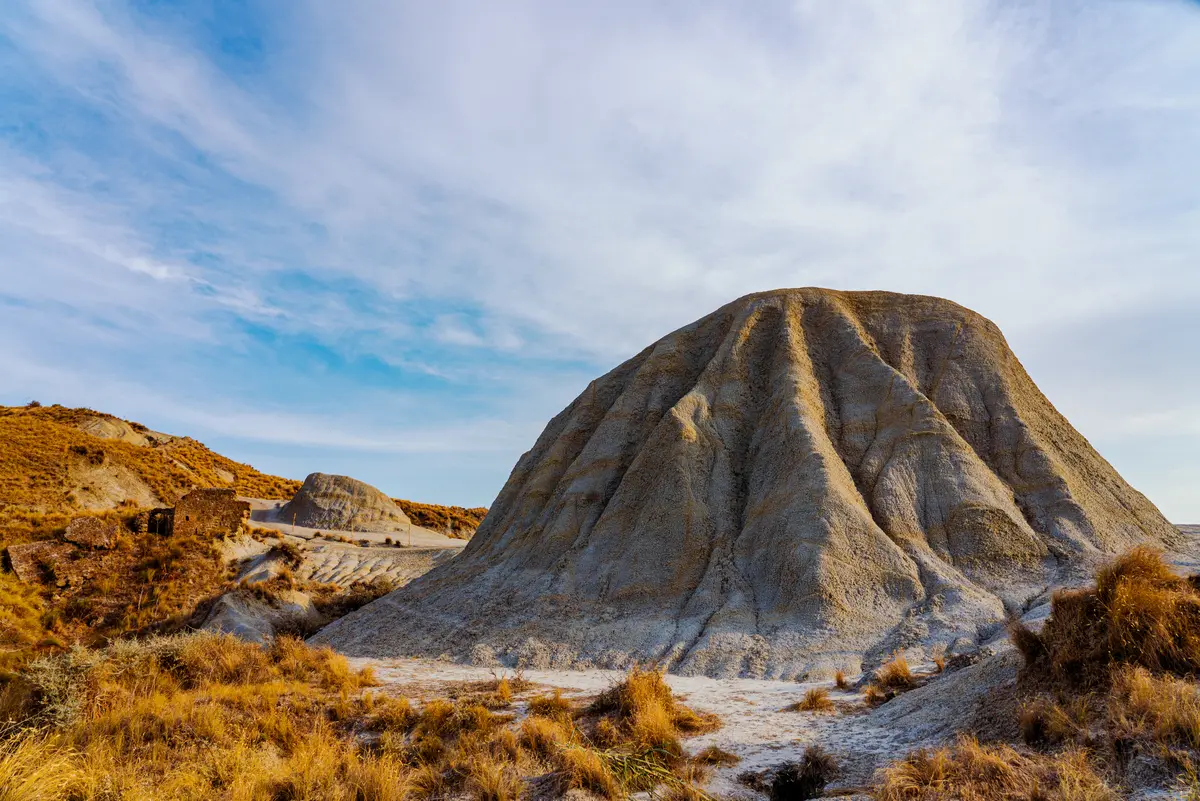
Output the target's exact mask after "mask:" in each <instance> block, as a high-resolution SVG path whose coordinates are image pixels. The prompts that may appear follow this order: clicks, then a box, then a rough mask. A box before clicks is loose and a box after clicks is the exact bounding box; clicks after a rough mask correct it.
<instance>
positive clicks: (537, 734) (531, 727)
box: [520, 717, 575, 757]
mask: <svg viewBox="0 0 1200 801" xmlns="http://www.w3.org/2000/svg"><path fill="white" fill-rule="evenodd" d="M574 739H575V733H574V731H573V729H572V727H571V726H570V725H569V724H567V723H563V722H561V721H557V720H551V719H550V718H542V717H528V718H526V719H525V720H524V721H523V722H522V723H521V735H520V741H521V744H522V745H523V746H525V747H526V748H527V749H529V750H530V751H531V752H533V753H534V754H537V755H538V756H542V757H549V756H551V755H553V754H554V753H555V752H556V751H557V750H558V747H559V746H560V745H562V744H564V743H569V742H572V741H573V740H574Z"/></svg>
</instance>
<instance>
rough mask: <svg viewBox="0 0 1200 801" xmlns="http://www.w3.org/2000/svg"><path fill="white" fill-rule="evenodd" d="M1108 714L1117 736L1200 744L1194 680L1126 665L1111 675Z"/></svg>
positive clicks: (1199, 709) (1199, 713) (1198, 700)
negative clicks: (1154, 673)
mask: <svg viewBox="0 0 1200 801" xmlns="http://www.w3.org/2000/svg"><path fill="white" fill-rule="evenodd" d="M1108 715H1109V719H1110V725H1111V728H1112V731H1113V733H1114V736H1115V737H1117V738H1141V739H1151V740H1154V741H1157V742H1159V743H1162V744H1163V745H1167V746H1182V747H1185V748H1192V749H1196V748H1200V688H1197V686H1196V684H1195V683H1194V682H1191V681H1186V680H1184V679H1179V678H1175V677H1173V676H1164V677H1155V676H1153V675H1151V673H1150V672H1149V671H1148V670H1146V669H1145V668H1142V667H1137V668H1126V669H1124V670H1122V671H1120V672H1119V673H1117V675H1116V676H1115V678H1114V681H1113V687H1112V691H1111V694H1110V696H1109V703H1108Z"/></svg>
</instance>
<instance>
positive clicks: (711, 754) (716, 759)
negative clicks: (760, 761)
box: [693, 745, 742, 767]
mask: <svg viewBox="0 0 1200 801" xmlns="http://www.w3.org/2000/svg"><path fill="white" fill-rule="evenodd" d="M693 759H694V760H695V761H696V762H699V763H701V764H703V765H719V766H720V767H731V766H733V765H736V764H737V763H739V762H741V761H742V758H741V757H740V756H738V755H737V754H731V753H730V752H728V751H726V750H724V749H723V748H718V747H717V746H715V745H710V746H708V747H707V748H705V749H704V750H703V751H701V752H700V753H698V754H696V756H695V757H693Z"/></svg>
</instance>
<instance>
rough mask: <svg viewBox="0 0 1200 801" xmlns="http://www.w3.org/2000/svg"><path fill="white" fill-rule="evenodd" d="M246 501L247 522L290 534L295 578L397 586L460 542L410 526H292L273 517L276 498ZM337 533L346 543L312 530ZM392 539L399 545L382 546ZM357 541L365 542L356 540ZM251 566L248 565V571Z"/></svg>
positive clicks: (450, 553) (463, 542)
mask: <svg viewBox="0 0 1200 801" xmlns="http://www.w3.org/2000/svg"><path fill="white" fill-rule="evenodd" d="M243 500H245V501H249V503H250V520H251V522H253V524H254V525H256V526H259V527H261V528H270V529H274V530H275V531H278V532H280V533H281V534H283V535H284V539H285V540H286V539H289V538H293V541H294V542H296V543H297V544H299V545H300V546H301V547H302V549H303V552H304V561H303V563H302V564H301V565H300V567H298V568H297V569H296V570H295V574H296V576H297V578H301V579H305V580H312V581H321V582H326V583H330V584H337V585H339V586H343V587H346V586H349V585H350V584H352V583H354V582H356V581H371V580H373V579H376V578H387V579H390V580H391V581H393V582H394V583H395V584H396V585H397V586H399V585H403V584H407V583H408V582H409V581H412V580H413V579H414V578H416V577H417V576H420V575H422V574H424V573H426V572H428V571H429V569H430V568H432V567H433V566H434V565H436V564H439V563H440V562H442V561H444V560H446V559H452V558H453V557H454V556H455V555H456V554H457V553H458V552H459V551H461V550H462V548H463V546H464V545H466V544H467V541H466V540H458V539H454V538H453V537H447V536H445V535H444V534H441V533H439V532H436V531H430V530H429V529H426V528H421V527H420V526H412V527H411V531H402V532H395V531H388V532H383V531H333V530H330V529H313V528H305V527H304V526H292V525H291V524H290V523H288V522H287V521H284V520H280V519H278V517H277V515H276V509H277V507H278V505H279V502H278V501H265V500H261V499H257V498H243ZM321 533H324V534H330V535H333V536H343V537H346V538H347V539H350V540H352V542H348V543H347V542H337V541H336V540H330V539H326V538H324V537H319V536H317V535H318V534H321ZM388 539H390V540H392V542H394V543H398V544H399V545H400V546H401V547H396V546H394V545H385V544H384V543H385V541H386V540H388ZM360 541H366V542H367V543H370V544H368V545H360V544H358V543H359V542H360ZM254 568H255V566H254V565H251V566H250V567H249V569H250V571H251V572H253V570H254Z"/></svg>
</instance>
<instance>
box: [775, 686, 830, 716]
mask: <svg viewBox="0 0 1200 801" xmlns="http://www.w3.org/2000/svg"><path fill="white" fill-rule="evenodd" d="M836 709H837V707H835V706H834V703H833V701H831V700H830V699H829V690H826V689H825V688H824V687H814V688H813V689H811V690H809V691H808V692H806V693H805V694H804V698H802V699H801V700H799V701H797V702H796V703H794V704H791V705H789V706H787V707H784V711H785V712H833V711H835V710H836Z"/></svg>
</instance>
